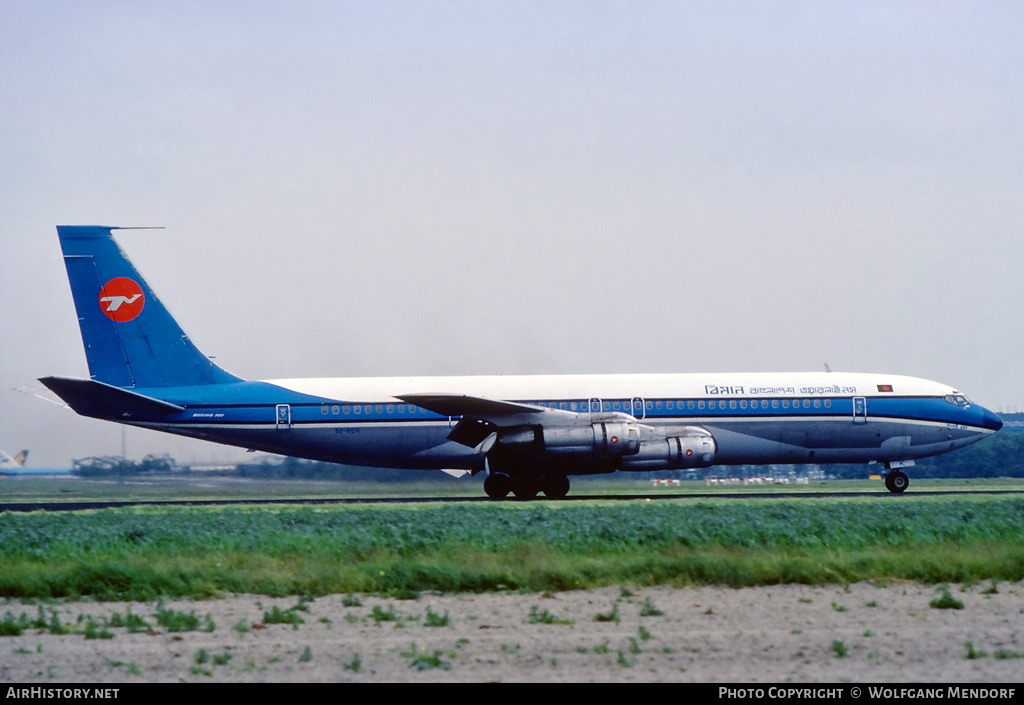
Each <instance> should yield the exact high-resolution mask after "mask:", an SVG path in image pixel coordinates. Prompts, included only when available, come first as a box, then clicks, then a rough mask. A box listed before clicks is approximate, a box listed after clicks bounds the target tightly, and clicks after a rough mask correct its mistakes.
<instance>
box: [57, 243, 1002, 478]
mask: <svg viewBox="0 0 1024 705" xmlns="http://www.w3.org/2000/svg"><path fill="white" fill-rule="evenodd" d="M118 229H119V228H115V227H108V226H91V225H90V226H85V225H74V226H70V225H68V226H58V228H57V233H58V236H59V237H60V243H61V248H62V250H63V252H64V264H65V266H66V267H67V272H68V279H69V281H70V283H71V293H72V296H73V298H74V302H75V308H76V310H77V312H78V319H79V325H80V328H81V333H82V340H83V343H84V345H85V356H86V360H87V362H88V365H89V376H90V378H89V379H70V378H64V377H46V378H43V379H41V380H40V381H41V382H42V383H43V384H45V385H46V386H47V387H49V388H50V389H51V390H52V391H53V392H55V393H56V394H57V395H58V396H60V397H61V398H62V399H64V401H66V402H67V403H68V405H69V406H71V408H72V409H74V410H75V411H76V412H78V413H79V414H81V415H83V416H89V417H92V418H98V419H105V420H108V421H116V422H118V423H124V424H130V425H132V426H138V427H141V428H150V429H154V430H158V431H165V432H168V433H175V434H179V435H183V436H191V437H193V438H202V439H206V440H209V441H214V442H217V443H224V444H228V445H234V446H240V447H243V448H249V449H254V450H262V451H267V452H271V453H279V454H283V455H290V456H295V457H300V458H308V459H312V460H321V461H329V462H336V463H345V464H350V465H365V466H373V467H390V468H409V469H435V470H441V469H443V470H463V471H469V472H472V473H474V474H476V473H480V472H483V473H485V474H486V477H485V480H484V491H485V492H486V493H487V495H488V496H490V497H494V498H501V497H507V496H508V495H509V493H512V494H513V495H514V496H516V497H518V498H531V497H534V496H536V495H537V494H538V493H541V492H542V493H543V494H544V495H546V496H547V497H551V498H560V497H564V496H565V495H566V494H567V493H568V491H569V479H568V478H569V476H570V475H589V474H598V473H611V472H615V471H627V472H628V471H657V470H679V469H696V468H707V467H710V466H712V465H738V464H770V463H871V462H877V463H882V464H884V467H885V468H886V470H887V471H888V472H887V473H886V486H887V487H888V489H889V490H890V491H891V492H897V493H898V492H903V491H904V490H905V489H906V488H907V486H908V484H909V480H908V477H907V474H906V473H905V472H904V471H903V470H902V468H905V467H908V466H911V465H913V464H914V461H915V459H918V458H924V457H927V456H932V455H937V454H939V453H945V452H947V451H950V450H954V449H956V448H961V447H963V446H966V445H968V444H970V443H974V442H975V441H977V440H979V439H981V438H984V437H985V436H987V435H989V434H991V433H993V432H995V431H998V430H999V429H1000V428H1001V427H1002V421H1001V420H1000V419H999V417H998V416H996V415H995V414H994V413H992V412H991V411H989V410H987V409H984V408H982V407H981V406H979V405H977V404H973V403H971V402H970V401H968V399H967V397H965V396H964V395H963V394H962V393H961V392H959V391H957V390H956V389H953V388H952V387H949V386H946V385H944V384H939V383H937V382H930V381H928V380H924V379H918V378H915V377H904V376H897V375H889V374H863V373H857V374H849V373H838V372H818V373H810V372H809V373H764V374H760V373H746V374H630V375H530V376H474V377H384V378H331V379H278V380H267V381H246V380H243V379H240V378H238V377H236V376H234V375H232V374H230V373H228V372H226V371H225V370H223V369H221V368H220V367H219V366H217V365H215V364H214V363H213V362H212V361H211V360H210V359H209V358H208V357H207V356H205V355H203V354H202V353H201V352H200V351H199V350H198V349H197V348H196V346H195V345H194V344H193V343H192V341H191V340H189V338H188V336H186V335H185V333H184V331H182V329H181V327H180V326H179V325H178V323H177V322H176V321H175V320H174V318H172V317H171V315H170V313H169V312H168V311H167V309H166V308H165V307H164V305H163V304H162V303H161V302H160V300H159V299H158V298H157V297H156V295H155V294H154V293H153V290H152V289H151V288H150V286H149V285H148V284H147V283H146V281H145V280H144V279H143V278H142V277H141V276H140V275H139V272H138V271H137V270H136V269H135V267H134V266H133V265H132V264H131V262H130V261H129V260H128V258H127V257H126V256H125V254H124V253H123V252H122V251H121V249H120V247H119V246H118V245H117V243H116V241H115V240H114V238H113V235H112V231H114V230H118Z"/></svg>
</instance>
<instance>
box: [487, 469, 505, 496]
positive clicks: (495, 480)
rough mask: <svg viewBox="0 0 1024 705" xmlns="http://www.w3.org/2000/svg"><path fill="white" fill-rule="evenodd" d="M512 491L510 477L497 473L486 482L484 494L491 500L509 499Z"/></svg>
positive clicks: (489, 476)
mask: <svg viewBox="0 0 1024 705" xmlns="http://www.w3.org/2000/svg"><path fill="white" fill-rule="evenodd" d="M511 489H512V481H511V478H510V477H509V476H508V475H503V474H501V473H495V474H493V475H488V476H487V479H486V480H484V492H486V493H487V496H488V497H490V498H491V499H504V498H505V497H508V493H509V491H510V490H511Z"/></svg>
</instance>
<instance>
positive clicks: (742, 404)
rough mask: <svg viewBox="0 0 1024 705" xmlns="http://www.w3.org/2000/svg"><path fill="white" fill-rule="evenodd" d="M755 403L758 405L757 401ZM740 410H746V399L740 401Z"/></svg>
mask: <svg viewBox="0 0 1024 705" xmlns="http://www.w3.org/2000/svg"><path fill="white" fill-rule="evenodd" d="M754 403H755V404H757V402H756V401H755V402H754ZM740 408H741V409H746V408H747V400H746V399H740Z"/></svg>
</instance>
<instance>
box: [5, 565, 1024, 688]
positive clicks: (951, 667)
mask: <svg viewBox="0 0 1024 705" xmlns="http://www.w3.org/2000/svg"><path fill="white" fill-rule="evenodd" d="M949 592H950V594H951V596H952V597H953V598H955V599H957V600H959V601H961V602H962V603H963V608H962V609H939V608H935V607H930V606H929V602H930V601H932V600H933V599H935V598H936V597H938V596H940V595H941V588H936V587H934V586H922V585H917V584H912V583H897V584H889V585H887V586H884V587H879V586H875V585H872V584H869V583H859V584H855V585H850V586H848V587H844V586H828V587H808V586H802V585H786V586H774V587H768V588H754V589H740V590H734V589H730V588H720V587H695V588H681V589H673V588H643V589H629V588H622V587H615V588H607V589H603V590H595V591H579V592H565V593H557V594H550V595H549V594H544V595H522V594H486V595H428V594H424V595H422V596H420V598H419V599H417V600H395V599H384V598H378V597H371V596H343V595H333V596H327V597H319V598H316V599H315V600H313V601H311V602H309V603H305V604H302V603H300V602H299V601H298V600H297V599H295V598H289V599H272V598H267V597H260V596H253V595H237V596H232V597H228V598H225V599H220V600H211V601H204V602H189V601H176V602H168V603H167V604H166V605H165V607H167V608H173V609H174V610H177V611H179V612H184V613H186V614H190V613H194V614H195V616H196V617H198V618H199V623H200V624H199V627H200V630H197V631H185V632H171V631H169V630H168V628H166V627H162V626H157V623H156V618H155V615H156V610H157V606H156V605H155V604H153V603H150V604H145V603H132V604H127V603H97V602H64V603H59V604H50V605H44V606H43V610H44V612H45V615H46V617H47V619H50V618H51V617H52V614H51V611H52V610H56V612H57V614H58V616H59V618H60V620H61V621H62V622H65V623H68V622H71V623H74V625H75V626H74V631H73V632H72V633H70V634H67V635H54V634H51V633H49V632H48V631H46V630H41V629H29V630H26V631H25V632H24V633H23V634H22V635H21V636H6V637H0V680H2V681H3V682H8V683H28V682H40V681H41V682H49V683H60V682H65V683H68V682H78V683H85V682H121V683H123V682H132V681H146V682H157V681H175V682H176V681H195V682H204V681H205V682H210V681H269V682H313V681H355V682H359V681H372V682H409V681H412V682H435V681H464V682H485V681H503V682H527V681H529V682H533V681H548V682H552V681H569V682H653V681H675V682H681V681H682V682H727V683H754V682H815V681H817V682H908V681H923V682H941V683H968V682H975V683H977V682H982V683H996V682H1019V681H1020V680H1021V675H1022V674H1024V634H1022V630H1024V584H1022V583H1017V584H1007V583H1001V584H998V585H997V586H996V589H995V591H993V590H992V584H990V583H988V584H982V585H975V586H971V587H969V588H966V589H965V588H961V587H959V586H951V587H950V588H949ZM353 598H355V599H353ZM346 602H348V603H349V604H346ZM354 602H358V603H359V604H352V603H354ZM297 605H298V606H299V607H300V608H298V609H290V608H295V607H296V606H297ZM274 607H277V608H278V610H279V612H281V613H283V614H284V616H286V617H287V616H288V615H297V616H298V617H301V619H302V623H297V624H287V623H284V624H265V623H264V622H265V621H266V620H265V618H264V613H269V612H272V611H273V608H274ZM129 608H130V611H131V613H132V614H133V615H136V616H140V617H142V618H143V619H145V620H146V622H148V623H149V625H151V626H150V628H148V629H145V628H143V629H142V630H141V631H137V632H135V633H129V630H128V629H127V628H125V627H112V626H111V627H107V628H106V630H105V631H106V632H107V633H108V634H111V635H113V636H112V637H110V638H86V637H85V635H84V630H85V628H86V626H87V625H88V623H89V618H90V617H91V619H92V622H93V624H94V625H95V627H94V630H93V631H94V633H96V634H102V633H103V631H104V629H103V627H102V625H103V624H104V623H105V622H106V623H109V622H110V620H111V619H112V618H113V617H114V615H115V614H117V615H119V616H120V617H121V618H124V617H126V616H127V615H128V610H129ZM38 610H39V606H38V605H26V604H22V603H21V602H17V601H10V600H8V601H2V602H0V613H7V612H10V613H11V615H12V616H13V617H15V618H16V617H18V616H19V615H21V614H22V613H25V614H26V615H27V617H28V618H30V619H35V618H36V617H37V616H38ZM80 615H81V619H79V616H80ZM207 615H209V619H207ZM211 627H212V628H213V629H212V631H205V630H207V629H210V628H211ZM971 651H973V656H974V658H969V657H968V655H969V652H971Z"/></svg>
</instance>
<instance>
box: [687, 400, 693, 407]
mask: <svg viewBox="0 0 1024 705" xmlns="http://www.w3.org/2000/svg"><path fill="white" fill-rule="evenodd" d="M686 408H687V409H692V408H693V402H692V401H688V402H686Z"/></svg>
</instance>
